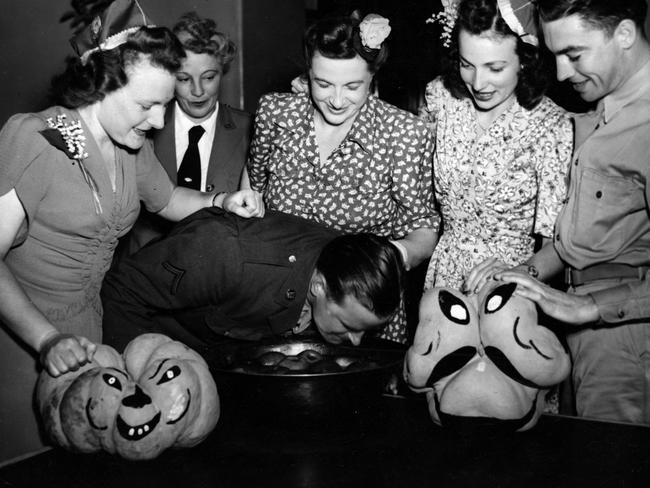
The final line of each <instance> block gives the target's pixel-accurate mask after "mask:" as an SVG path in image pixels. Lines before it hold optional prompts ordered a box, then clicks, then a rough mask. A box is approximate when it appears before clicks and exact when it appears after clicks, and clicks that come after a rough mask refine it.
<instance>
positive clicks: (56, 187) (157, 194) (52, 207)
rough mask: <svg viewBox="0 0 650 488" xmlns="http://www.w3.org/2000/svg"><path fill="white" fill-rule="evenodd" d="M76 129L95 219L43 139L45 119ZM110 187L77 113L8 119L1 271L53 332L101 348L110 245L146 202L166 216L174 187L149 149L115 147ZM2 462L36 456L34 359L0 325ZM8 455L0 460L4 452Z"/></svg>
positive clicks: (84, 193)
mask: <svg viewBox="0 0 650 488" xmlns="http://www.w3.org/2000/svg"><path fill="white" fill-rule="evenodd" d="M60 115H64V116H65V119H64V122H66V123H71V122H75V121H81V124H82V127H83V129H84V132H85V137H86V147H85V149H86V152H87V154H88V156H87V158H85V159H84V160H83V165H84V167H85V169H86V170H87V172H88V173H89V174H90V175H91V177H92V179H93V180H94V181H95V183H96V185H97V189H98V192H97V193H98V197H99V203H100V205H101V212H100V213H98V211H97V210H96V209H95V205H94V203H93V193H92V191H91V188H90V186H89V185H88V183H87V182H86V180H85V179H84V176H83V173H82V171H81V168H80V167H79V164H78V162H77V161H75V160H74V159H70V158H69V157H68V156H67V155H66V153H65V152H64V151H63V150H61V149H58V148H56V147H55V146H54V145H52V144H51V143H50V142H48V140H47V139H46V138H45V137H44V136H43V134H42V133H41V131H43V130H45V129H47V128H48V125H47V119H48V118H51V119H53V120H55V119H56V117H57V116H60ZM115 155H116V158H115V159H116V181H115V188H113V185H112V183H111V180H110V178H109V175H108V172H107V171H106V169H105V163H104V161H103V159H102V156H101V154H100V152H99V148H98V147H97V145H96V144H95V142H94V139H93V138H92V136H90V132H89V130H88V128H87V127H86V126H85V124H84V122H83V120H82V119H81V117H80V116H79V114H78V113H77V112H76V111H74V110H68V109H65V108H62V107H52V108H50V109H48V110H45V111H44V112H40V113H36V114H19V115H15V116H13V117H12V118H11V119H9V121H8V122H7V123H6V124H5V126H4V128H3V129H2V132H0V195H5V194H6V193H8V192H9V191H11V190H12V189H15V191H16V194H17V196H18V198H19V200H20V202H21V204H22V206H23V208H24V210H25V214H26V216H27V218H26V223H25V224H24V225H23V228H22V229H20V231H19V235H18V237H17V239H16V241H15V242H14V244H13V247H12V248H11V249H10V251H9V252H8V254H7V256H6V257H5V263H6V264H7V265H8V267H9V268H10V269H11V271H12V272H13V274H14V276H15V277H16V279H17V281H18V283H19V284H20V285H21V286H22V288H23V289H24V291H25V292H26V293H27V295H28V296H29V298H30V299H31V300H32V302H33V303H34V304H35V305H36V307H37V308H38V309H39V310H40V311H41V312H42V313H43V314H44V315H45V316H46V317H47V318H48V320H50V321H51V323H52V324H54V325H55V326H56V327H57V328H58V329H59V331H60V332H65V333H72V334H79V335H83V336H85V337H87V338H89V339H90V340H92V341H95V342H101V337H102V336H101V316H102V310H101V301H100V298H99V291H100V287H101V283H102V279H103V277H104V274H105V272H106V271H107V269H108V268H109V266H110V264H111V259H112V256H113V251H114V249H115V247H116V245H117V240H118V238H119V237H120V236H122V235H124V234H125V233H126V232H127V231H128V230H129V228H130V227H131V226H132V225H133V222H134V221H135V219H136V217H137V215H138V212H139V209H140V200H143V201H144V203H145V205H146V206H147V208H148V209H150V210H152V211H157V210H160V209H161V208H163V207H164V206H165V205H166V204H167V202H168V201H169V199H170V197H171V190H172V188H173V187H172V184H171V182H170V180H169V177H168V176H167V174H166V173H165V171H164V170H163V168H162V166H161V165H160V164H159V163H158V160H157V159H156V158H155V156H154V153H153V149H152V148H151V146H150V144H149V143H147V144H145V146H144V147H143V148H142V149H141V150H140V151H138V152H137V153H133V152H129V151H127V150H125V149H122V148H116V153H115ZM0 351H1V354H2V366H1V367H0V369H1V370H2V373H1V374H0V388H1V391H0V392H1V395H0V396H1V398H2V400H1V402H0V406H1V408H0V438H2V439H3V441H2V443H0V444H2V445H3V446H5V447H3V448H1V449H0V460H2V459H3V458H8V457H10V456H12V455H18V454H21V453H24V452H29V451H32V450H34V448H37V447H38V446H39V445H40V443H39V442H38V441H37V439H38V437H37V435H36V422H35V418H34V414H33V412H32V411H31V394H32V390H33V387H34V384H35V381H36V377H37V371H36V364H37V362H36V361H35V357H34V356H33V351H29V350H28V348H27V347H25V346H24V345H23V344H21V343H19V342H18V340H17V339H16V338H15V337H14V336H13V335H12V334H11V333H10V332H9V331H8V329H7V328H6V327H5V326H4V325H3V327H2V330H0ZM5 449H6V452H5V451H4V450H5Z"/></svg>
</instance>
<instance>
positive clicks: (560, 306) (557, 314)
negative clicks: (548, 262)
mask: <svg viewBox="0 0 650 488" xmlns="http://www.w3.org/2000/svg"><path fill="white" fill-rule="evenodd" d="M494 278H495V279H497V280H499V281H504V282H507V283H517V289H516V290H515V295H519V296H522V297H525V298H528V299H529V300H532V301H534V302H535V303H537V305H539V307H540V308H541V309H542V310H543V311H544V313H545V314H546V315H548V316H550V317H553V318H555V319H558V320H561V321H562V322H566V323H569V324H576V325H580V324H586V323H589V322H596V321H598V319H599V318H600V314H599V313H598V306H597V305H596V303H595V302H594V299H593V298H592V297H591V296H590V295H569V294H568V293H563V292H561V291H558V290H556V289H554V288H551V287H550V286H548V285H545V284H543V283H540V282H539V281H537V280H536V279H534V278H533V277H531V276H529V275H527V274H524V273H518V272H516V271H503V272H498V273H496V274H495V275H494Z"/></svg>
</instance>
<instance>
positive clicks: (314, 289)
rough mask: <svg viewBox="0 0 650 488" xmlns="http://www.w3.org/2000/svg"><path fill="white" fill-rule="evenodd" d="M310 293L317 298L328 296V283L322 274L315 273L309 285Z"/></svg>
mask: <svg viewBox="0 0 650 488" xmlns="http://www.w3.org/2000/svg"><path fill="white" fill-rule="evenodd" d="M309 291H310V292H311V294H312V295H314V296H316V297H320V296H323V297H324V296H327V282H326V281H325V277H324V276H323V275H322V274H321V273H320V272H318V271H314V274H313V276H312V277H311V282H310V283H309Z"/></svg>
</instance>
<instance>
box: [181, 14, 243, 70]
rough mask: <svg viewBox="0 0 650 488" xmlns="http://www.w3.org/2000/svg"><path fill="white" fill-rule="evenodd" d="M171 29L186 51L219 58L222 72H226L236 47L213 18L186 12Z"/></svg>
mask: <svg viewBox="0 0 650 488" xmlns="http://www.w3.org/2000/svg"><path fill="white" fill-rule="evenodd" d="M172 31H173V32H174V34H176V37H178V39H179V40H180V42H181V44H182V45H183V47H184V48H185V50H186V51H192V52H193V53H196V54H203V53H206V54H209V55H210V56H213V57H215V58H217V59H218V60H219V63H220V64H221V69H222V70H223V72H224V73H227V72H228V69H230V63H231V62H232V60H233V59H234V58H235V54H236V52H237V47H236V46H235V43H234V42H233V41H232V40H231V39H230V38H229V37H228V36H227V35H226V34H224V33H222V32H219V31H218V30H217V23H216V22H215V21H214V20H212V19H204V18H201V17H199V15H198V14H197V13H196V12H187V13H186V14H183V15H182V16H181V18H180V19H179V20H178V22H177V23H176V25H174V27H173V28H172Z"/></svg>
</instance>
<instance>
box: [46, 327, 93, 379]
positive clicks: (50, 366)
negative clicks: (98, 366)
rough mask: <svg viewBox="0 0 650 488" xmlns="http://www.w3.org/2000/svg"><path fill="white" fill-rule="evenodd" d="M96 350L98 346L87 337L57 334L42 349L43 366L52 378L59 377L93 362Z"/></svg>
mask: <svg viewBox="0 0 650 488" xmlns="http://www.w3.org/2000/svg"><path fill="white" fill-rule="evenodd" d="M96 349H97V344H95V343H94V342H91V341H89V340H88V339H86V338H85V337H82V336H76V335H72V334H59V333H56V334H54V335H52V336H50V337H48V338H46V339H45V340H44V341H43V344H42V345H41V347H40V355H41V364H42V365H43V367H44V368H45V369H46V370H47V372H48V373H50V375H51V376H54V377H57V376H60V375H62V374H64V373H67V372H68V371H76V370H78V369H79V368H80V367H81V366H83V365H84V364H87V363H89V362H90V361H92V359H93V355H94V354H95V350H96Z"/></svg>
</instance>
